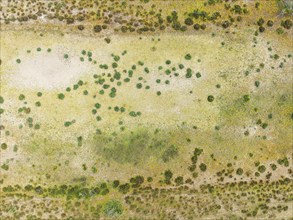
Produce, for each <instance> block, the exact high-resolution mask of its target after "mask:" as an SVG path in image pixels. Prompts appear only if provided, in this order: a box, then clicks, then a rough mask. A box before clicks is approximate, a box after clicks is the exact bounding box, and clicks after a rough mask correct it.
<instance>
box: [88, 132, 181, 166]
mask: <svg viewBox="0 0 293 220" xmlns="http://www.w3.org/2000/svg"><path fill="white" fill-rule="evenodd" d="M169 137H170V134H166V133H164V134H163V133H162V134H156V133H155V132H154V130H152V129H147V128H137V129H135V130H133V131H130V132H129V131H128V132H121V133H117V134H116V135H115V136H110V135H103V134H98V135H95V137H94V142H93V145H94V147H95V149H96V151H97V153H98V154H101V155H102V156H103V157H105V158H106V159H107V160H114V161H116V162H118V163H131V164H141V163H143V162H144V161H145V160H147V159H149V158H150V157H155V158H158V159H160V158H161V157H162V158H163V160H165V161H168V160H171V159H172V158H174V157H175V156H176V155H178V150H177V148H175V147H170V146H172V143H170V138H169ZM173 148H174V149H173Z"/></svg>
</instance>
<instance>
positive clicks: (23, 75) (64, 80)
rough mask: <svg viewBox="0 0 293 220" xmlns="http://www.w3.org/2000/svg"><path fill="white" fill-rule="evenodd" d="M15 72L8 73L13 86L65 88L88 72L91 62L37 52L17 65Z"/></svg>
mask: <svg viewBox="0 0 293 220" xmlns="http://www.w3.org/2000/svg"><path fill="white" fill-rule="evenodd" d="M15 67H16V70H15V73H14V74H10V75H8V81H9V83H10V84H12V85H13V86H17V87H22V88H40V89H48V90H49V89H54V88H64V87H66V86H69V85H70V84H71V83H74V82H75V81H76V80H78V79H79V78H80V76H81V75H82V74H85V73H86V72H88V71H89V70H90V68H91V64H89V63H88V62H84V63H82V62H81V61H80V60H79V57H76V56H75V57H70V55H69V58H67V59H65V58H64V57H63V55H58V54H54V53H52V54H51V53H46V54H37V55H36V56H34V57H32V58H27V59H24V60H22V61H21V63H20V64H17V65H15Z"/></svg>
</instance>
